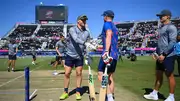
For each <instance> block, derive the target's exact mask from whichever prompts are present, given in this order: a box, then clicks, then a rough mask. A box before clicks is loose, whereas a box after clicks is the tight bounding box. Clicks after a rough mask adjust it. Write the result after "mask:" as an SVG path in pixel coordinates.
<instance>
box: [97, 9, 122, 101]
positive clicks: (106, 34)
mask: <svg viewBox="0 0 180 101" xmlns="http://www.w3.org/2000/svg"><path fill="white" fill-rule="evenodd" d="M102 16H104V25H103V29H102V41H103V53H102V57H101V59H100V61H99V66H98V79H99V80H100V81H101V80H102V75H103V72H104V70H105V66H106V64H108V63H109V62H110V60H111V58H113V60H112V62H111V66H110V68H108V75H109V85H108V88H107V100H108V101H114V99H113V95H112V94H113V93H114V79H113V74H114V72H115V70H116V64H117V59H118V30H117V28H116V26H115V25H114V24H113V18H114V12H113V11H111V10H107V11H104V13H103V14H102Z"/></svg>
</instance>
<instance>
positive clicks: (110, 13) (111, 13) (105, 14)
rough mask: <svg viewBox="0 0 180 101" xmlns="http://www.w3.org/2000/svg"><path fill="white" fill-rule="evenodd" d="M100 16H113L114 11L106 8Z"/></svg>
mask: <svg viewBox="0 0 180 101" xmlns="http://www.w3.org/2000/svg"><path fill="white" fill-rule="evenodd" d="M102 16H109V17H114V12H113V11H112V10H107V11H104V12H103V14H102Z"/></svg>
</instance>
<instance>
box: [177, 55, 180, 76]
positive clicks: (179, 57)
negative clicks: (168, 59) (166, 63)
mask: <svg viewBox="0 0 180 101" xmlns="http://www.w3.org/2000/svg"><path fill="white" fill-rule="evenodd" d="M176 59H177V63H178V73H179V75H180V56H177V58H176Z"/></svg>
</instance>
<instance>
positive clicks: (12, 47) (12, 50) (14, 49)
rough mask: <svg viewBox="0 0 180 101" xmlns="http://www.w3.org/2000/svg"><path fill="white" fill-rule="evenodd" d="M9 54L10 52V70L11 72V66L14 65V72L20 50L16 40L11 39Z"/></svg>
mask: <svg viewBox="0 0 180 101" xmlns="http://www.w3.org/2000/svg"><path fill="white" fill-rule="evenodd" d="M8 49H9V51H8V54H9V56H8V57H9V61H8V72H10V67H12V71H13V72H14V69H15V63H16V54H17V52H18V46H17V44H16V42H15V40H13V39H11V40H10V44H9V45H8Z"/></svg>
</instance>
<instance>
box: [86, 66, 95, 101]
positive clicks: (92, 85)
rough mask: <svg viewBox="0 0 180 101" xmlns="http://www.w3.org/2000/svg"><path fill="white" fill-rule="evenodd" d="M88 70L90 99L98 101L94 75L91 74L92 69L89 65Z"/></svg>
mask: <svg viewBox="0 0 180 101" xmlns="http://www.w3.org/2000/svg"><path fill="white" fill-rule="evenodd" d="M88 69H89V75H88V78H89V80H88V83H89V94H90V96H89V98H90V101H96V95H95V88H94V80H93V74H92V73H91V67H90V66H89V65H88Z"/></svg>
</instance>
